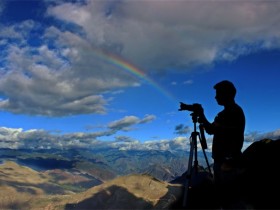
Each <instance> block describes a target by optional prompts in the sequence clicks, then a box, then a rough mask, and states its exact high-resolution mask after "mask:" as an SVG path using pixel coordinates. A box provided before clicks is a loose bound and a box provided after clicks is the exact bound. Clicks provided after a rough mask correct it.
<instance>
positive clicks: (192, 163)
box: [183, 112, 213, 207]
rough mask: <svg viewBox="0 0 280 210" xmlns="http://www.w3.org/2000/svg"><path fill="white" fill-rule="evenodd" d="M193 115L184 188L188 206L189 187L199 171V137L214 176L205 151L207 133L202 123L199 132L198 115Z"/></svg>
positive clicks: (185, 201)
mask: <svg viewBox="0 0 280 210" xmlns="http://www.w3.org/2000/svg"><path fill="white" fill-rule="evenodd" d="M191 116H192V120H193V124H194V130H193V132H192V133H191V136H190V154H189V162H188V170H187V177H186V178H187V179H186V184H185V189H184V199H183V207H186V206H187V202H188V201H187V200H188V193H189V189H190V186H191V178H192V175H197V173H198V159H197V139H199V141H200V144H201V147H202V151H203V154H204V158H205V160H206V164H207V168H208V170H209V173H210V176H211V177H213V175H212V172H211V169H210V165H209V162H208V159H207V156H206V153H205V149H207V143H206V139H205V135H204V128H203V126H202V125H201V124H200V125H199V130H200V133H199V132H197V129H196V127H197V122H198V115H197V114H196V113H194V112H193V113H192V114H191ZM193 158H194V159H193Z"/></svg>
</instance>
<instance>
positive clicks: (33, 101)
mask: <svg viewBox="0 0 280 210" xmlns="http://www.w3.org/2000/svg"><path fill="white" fill-rule="evenodd" d="M50 5H52V6H50V7H49V8H48V10H47V15H48V16H51V17H52V18H55V19H58V20H60V21H62V22H61V24H60V26H59V25H58V24H54V25H50V26H49V28H43V26H42V25H41V24H40V23H37V22H34V21H32V20H29V21H24V22H22V23H17V24H15V25H10V26H4V25H3V26H1V30H0V37H1V44H2V45H3V46H5V49H3V52H4V54H6V55H5V56H4V57H3V56H2V55H1V59H2V61H1V62H3V63H4V64H5V66H4V67H5V68H1V72H2V70H3V69H4V70H5V72H6V73H5V74H3V75H2V74H1V75H2V76H1V79H0V92H1V93H2V95H4V97H3V98H2V100H1V101H0V109H2V110H8V111H11V112H14V113H25V114H26V113H28V114H32V115H48V116H62V115H74V114H84V113H105V112H106V104H107V103H108V101H109V100H110V99H111V98H110V99H109V98H105V97H104V93H110V92H114V91H118V90H121V89H123V88H124V87H131V86H136V85H139V83H138V81H137V79H136V78H134V77H133V76H132V75H129V74H127V73H126V72H124V71H121V70H119V69H118V68H116V66H114V65H112V61H111V60H110V59H112V56H113V55H114V56H119V57H121V58H124V59H125V60H127V61H129V62H131V63H132V64H135V65H137V66H138V67H139V68H140V69H142V70H143V71H146V73H147V72H148V71H156V72H153V73H160V72H161V71H162V70H164V71H167V70H168V69H172V70H175V69H176V68H177V69H178V70H179V69H180V70H181V71H190V70H191V69H192V68H191V67H192V66H193V65H211V64H213V63H214V62H215V61H218V60H228V61H231V60H234V59H236V58H238V57H239V56H242V55H245V54H249V53H251V52H254V51H257V50H263V49H271V48H279V46H280V41H279V36H280V33H279V32H280V25H279V24H280V13H279V9H280V2H278V1H172V2H169V1H161V0H159V1H148V0H140V1H131V0H122V1H92V0H88V1H86V4H82V3H81V2H79V1H78V2H77V3H63V2H62V1H60V2H59V4H50ZM54 5H55V6H54ZM1 8H2V9H3V5H2V4H0V13H1ZM42 15H44V14H42ZM63 21H65V22H67V23H71V24H72V25H71V24H65V25H63ZM72 26H73V27H72ZM30 32H36V33H37V36H36V37H35V36H32V34H34V33H30ZM31 36H32V37H31ZM30 39H32V40H33V41H35V42H38V43H40V44H39V46H38V45H34V44H32V43H31V42H30V41H28V40H30ZM109 53H110V54H109ZM110 56H111V58H110ZM182 67H184V68H182ZM187 67H188V68H187ZM191 82H192V81H187V84H191ZM15 89H18V90H24V91H16V90H15Z"/></svg>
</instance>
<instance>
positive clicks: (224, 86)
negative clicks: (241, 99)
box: [214, 80, 236, 105]
mask: <svg viewBox="0 0 280 210" xmlns="http://www.w3.org/2000/svg"><path fill="white" fill-rule="evenodd" d="M214 89H216V97H215V98H216V100H217V102H218V104H219V105H226V104H228V103H231V102H234V98H235V95H236V88H235V87H234V85H233V83H232V82H230V81H228V80H223V81H221V82H219V83H217V84H216V85H214Z"/></svg>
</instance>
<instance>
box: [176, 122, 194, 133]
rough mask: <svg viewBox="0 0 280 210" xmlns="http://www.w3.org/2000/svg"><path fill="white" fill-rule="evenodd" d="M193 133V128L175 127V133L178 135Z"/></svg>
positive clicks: (180, 125) (185, 126)
mask: <svg viewBox="0 0 280 210" xmlns="http://www.w3.org/2000/svg"><path fill="white" fill-rule="evenodd" d="M190 132H191V128H190V127H189V126H187V125H184V124H179V125H177V126H175V133H176V134H178V135H184V134H188V133H190Z"/></svg>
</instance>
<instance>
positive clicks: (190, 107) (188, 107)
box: [178, 102, 203, 114]
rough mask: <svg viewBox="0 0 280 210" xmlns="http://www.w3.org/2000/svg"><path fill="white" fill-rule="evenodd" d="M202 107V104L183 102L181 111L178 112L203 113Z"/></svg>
mask: <svg viewBox="0 0 280 210" xmlns="http://www.w3.org/2000/svg"><path fill="white" fill-rule="evenodd" d="M202 110H203V109H202V106H201V104H198V103H194V104H185V103H183V102H180V109H178V111H190V112H194V113H197V114H198V113H201V111H202Z"/></svg>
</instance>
